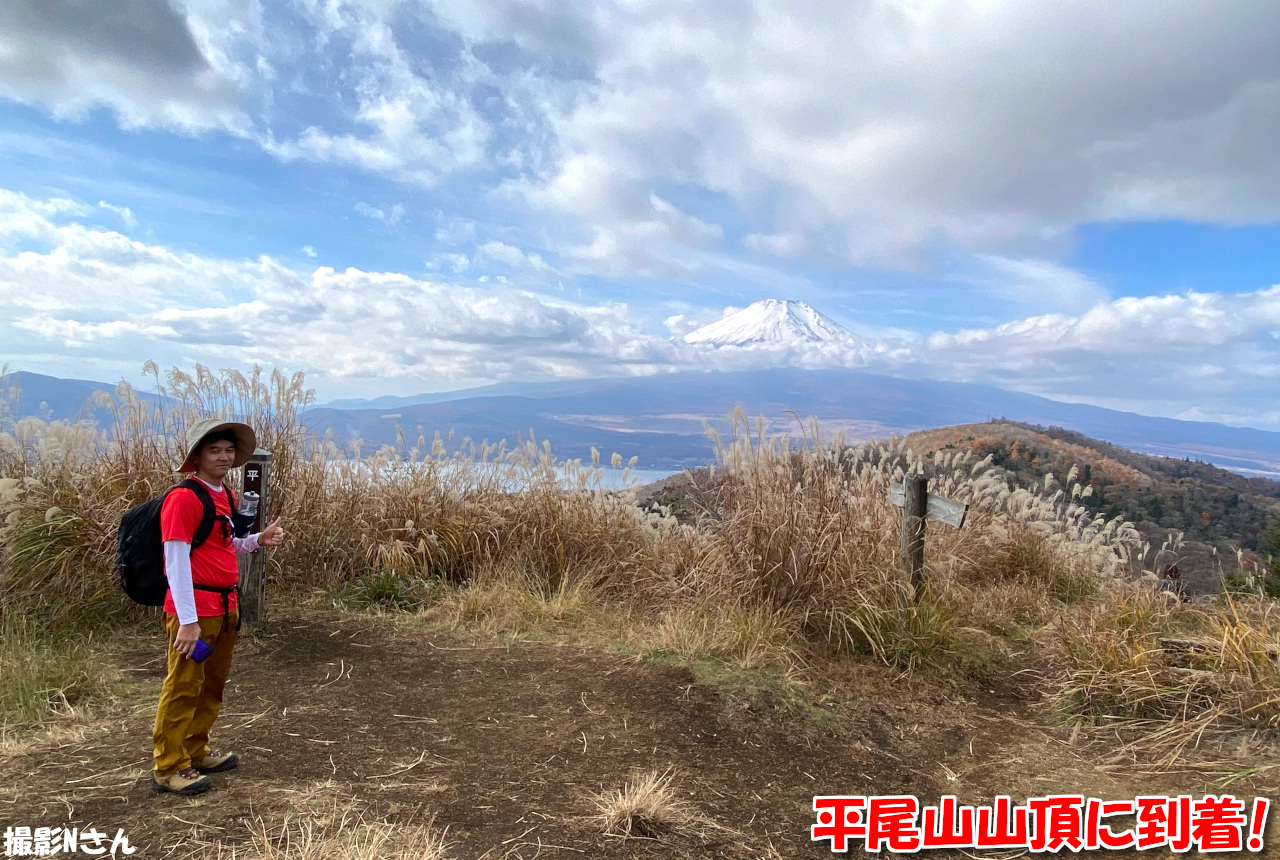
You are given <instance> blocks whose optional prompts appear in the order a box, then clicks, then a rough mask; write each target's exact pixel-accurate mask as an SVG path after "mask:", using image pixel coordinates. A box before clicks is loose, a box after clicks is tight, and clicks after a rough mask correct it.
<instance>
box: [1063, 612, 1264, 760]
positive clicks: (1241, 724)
mask: <svg viewBox="0 0 1280 860" xmlns="http://www.w3.org/2000/svg"><path fill="white" fill-rule="evenodd" d="M1057 647H1058V649H1059V653H1060V659H1061V661H1062V663H1063V665H1064V667H1065V670H1064V674H1063V676H1062V678H1061V679H1060V680H1059V681H1058V683H1057V685H1056V687H1055V689H1054V691H1053V701H1054V703H1055V704H1056V705H1057V706H1058V707H1059V708H1060V709H1061V710H1062V712H1063V713H1064V714H1065V715H1066V716H1067V718H1068V719H1069V720H1071V721H1073V722H1077V723H1079V724H1082V725H1086V726H1094V727H1103V728H1107V729H1117V728H1119V729H1121V730H1122V731H1121V734H1122V737H1123V736H1127V737H1128V738H1129V739H1130V740H1131V741H1136V743H1137V745H1138V747H1140V748H1141V750H1143V751H1144V752H1145V753H1147V754H1155V755H1157V756H1158V757H1159V759H1160V760H1161V761H1163V762H1164V763H1166V764H1173V763H1176V762H1180V761H1186V760H1188V758H1189V757H1193V756H1199V757H1201V758H1203V757H1204V756H1206V755H1219V754H1221V752H1222V750H1223V748H1230V749H1234V748H1236V747H1238V746H1239V745H1240V743H1241V741H1242V740H1244V739H1247V738H1248V737H1249V736H1252V737H1253V738H1255V739H1261V740H1266V739H1274V738H1275V737H1276V736H1277V730H1280V613H1277V611H1276V606H1275V603H1274V602H1273V601H1271V600H1268V599H1261V598H1254V599H1244V600H1237V599H1233V598H1231V597H1229V596H1224V597H1222V598H1219V600H1218V602H1216V603H1214V604H1209V605H1204V606H1196V607H1191V606H1188V605H1185V604H1179V603H1175V602H1172V601H1169V600H1168V599H1166V598H1163V597H1161V596H1159V595H1153V594H1151V593H1149V592H1143V591H1138V590H1136V589H1133V590H1129V591H1128V592H1127V593H1125V594H1123V595H1121V596H1118V597H1117V598H1116V599H1115V600H1114V601H1113V602H1110V603H1106V604H1103V605H1100V606H1098V607H1096V608H1094V609H1092V610H1091V611H1089V612H1088V613H1086V614H1084V615H1083V616H1082V617H1081V618H1079V619H1078V620H1076V621H1073V622H1069V623H1064V624H1063V625H1062V628H1061V631H1060V638H1059V641H1058V643H1057Z"/></svg>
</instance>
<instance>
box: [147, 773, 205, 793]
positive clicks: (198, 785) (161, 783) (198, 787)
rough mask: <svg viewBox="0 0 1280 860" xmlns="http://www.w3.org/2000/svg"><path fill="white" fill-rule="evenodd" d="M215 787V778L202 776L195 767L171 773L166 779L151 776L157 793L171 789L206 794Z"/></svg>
mask: <svg viewBox="0 0 1280 860" xmlns="http://www.w3.org/2000/svg"><path fill="white" fill-rule="evenodd" d="M211 788H213V780H211V779H209V777H207V776H201V775H200V774H199V773H198V772H197V771H196V769H195V768H194V767H189V768H187V769H186V770H180V771H178V772H177V773H171V774H169V775H168V776H166V777H165V778H164V779H156V778H155V777H152V778H151V790H152V791H154V792H155V793H156V794H160V793H161V792H164V791H169V792H172V793H174V794H184V795H192V794H204V793H205V792H206V791H208V790H209V789H211Z"/></svg>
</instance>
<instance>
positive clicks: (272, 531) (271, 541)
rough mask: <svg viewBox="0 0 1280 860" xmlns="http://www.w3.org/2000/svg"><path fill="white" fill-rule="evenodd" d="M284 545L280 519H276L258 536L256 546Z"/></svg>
mask: <svg viewBox="0 0 1280 860" xmlns="http://www.w3.org/2000/svg"><path fill="white" fill-rule="evenodd" d="M282 543H284V529H282V528H280V518H279V517H276V518H275V520H274V521H273V522H272V523H271V525H269V526H267V527H266V528H265V529H263V530H262V533H261V534H259V535H258V546H280V544H282Z"/></svg>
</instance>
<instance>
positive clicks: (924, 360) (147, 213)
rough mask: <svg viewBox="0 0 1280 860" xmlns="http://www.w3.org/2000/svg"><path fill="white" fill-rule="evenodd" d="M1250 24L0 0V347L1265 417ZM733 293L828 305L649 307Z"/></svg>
mask: <svg viewBox="0 0 1280 860" xmlns="http://www.w3.org/2000/svg"><path fill="white" fill-rule="evenodd" d="M1143 5H1144V6H1145V5H1147V4H1143ZM93 16H98V17H97V18H96V19H95V18H94V17H93ZM1278 31H1280V7H1277V6H1274V5H1273V4H1257V3H1252V2H1224V3H1219V4H1213V5H1212V6H1210V5H1209V4H1194V5H1193V4H1182V5H1179V4H1174V5H1167V4H1163V5H1160V6H1159V7H1158V8H1157V7H1156V6H1155V5H1154V4H1151V5H1150V7H1149V8H1139V7H1138V6H1137V5H1133V6H1125V7H1123V8H1117V7H1115V4H1108V3H1102V2H1096V3H1094V2H1082V3H1077V4H1072V5H1071V6H1070V8H1066V7H1063V8H1058V9H1054V10H1043V9H1041V10H1035V9H1032V8H1030V7H1029V6H1028V5H1027V4H1020V3H1014V2H997V0H980V1H979V0H973V2H959V0H957V1H956V2H951V0H873V1H872V2H866V3H858V4H849V3H835V2H832V3H815V4H804V5H803V7H798V6H797V5H796V4H790V3H782V2H765V0H754V2H747V0H741V2H723V0H707V2H704V3H698V4H688V3H662V2H653V3H645V4H631V3H625V4H624V3H614V2H594V3H586V2H568V0H566V2H557V3H551V2H524V3H515V2H509V0H455V2H450V3H447V4H446V3H443V2H434V0H414V2H400V0H273V2H258V0H186V2H178V0H174V2H166V0H121V2H119V3H116V4H102V6H101V7H100V8H96V9H93V10H91V11H90V12H88V13H86V12H85V11H84V9H83V8H82V7H81V5H80V4H75V3H72V2H71V0H14V2H11V3H9V4H5V6H4V7H3V8H0V363H4V362H7V363H8V364H9V365H10V366H12V367H14V368H21V369H29V370H35V371H40V372H47V373H54V374H57V375H63V376H78V377H89V378H97V379H114V378H120V377H124V378H127V379H131V380H134V381H137V380H138V379H139V368H140V366H141V364H142V363H143V362H144V361H146V360H148V359H155V360H157V361H159V362H161V363H162V364H166V363H167V364H180V365H183V366H189V365H190V364H191V363H193V362H196V361H200V362H204V363H206V364H209V365H210V366H213V367H227V366H241V367H242V366H244V365H246V364H249V363H251V362H254V361H258V362H262V363H266V364H274V365H278V366H281V367H284V368H287V369H290V370H293V369H302V370H305V371H307V373H308V376H309V379H310V380H311V382H312V383H313V384H314V385H315V386H316V387H317V388H318V389H319V392H320V395H321V397H322V398H326V397H337V396H350V395H357V396H360V395H365V396H375V395H377V394H383V393H398V394H403V393H412V392H418V391H427V390H440V389H448V388H456V387H464V386H469V385H474V384H480V383H485V382H492V381H497V380H501V379H545V378H554V377H562V376H594V375H609V374H634V373H652V372H662V371H667V370H675V369H682V368H689V367H705V368H709V369H710V368H731V367H738V366H755V365H758V364H759V363H760V362H761V361H763V360H767V361H790V362H795V363H801V364H824V363H825V364H852V365H856V366H863V367H867V368H869V369H872V370H879V371H883V372H888V373H896V374H905V375H915V376H927V377H934V378H946V379H961V380H971V381H981V382H991V383H995V384H999V385H1003V386H1006V387H1010V388H1016V389H1018V390H1023V391H1028V392H1032V393H1037V394H1043V395H1047V396H1051V397H1057V398H1061V399H1068V400H1076V401H1086V402H1093V403H1097V404H1100V405H1105V406H1112V407H1117V408H1124V409H1129V410H1133V411H1141V412H1146V413H1148V414H1156V415H1168V416H1173V417H1185V418H1203V419H1210V420H1221V421H1225V422H1228V423H1235V424H1249V425H1252V426H1258V427H1266V428H1273V429H1280V400H1278V397H1277V395H1280V382H1277V379H1278V378H1280V290H1277V289H1275V288H1274V285H1276V284H1280V168H1278V167H1277V165H1278V164H1280V161H1277V159H1276V158H1275V157H1274V150H1275V144H1274V141H1275V140H1276V139H1278V137H1280V57H1277V55H1276V52H1275V51H1274V50H1273V46H1271V45H1270V44H1269V43H1268V40H1267V38H1266V35H1267V34H1273V33H1275V32H1278ZM766 298H795V299H801V300H804V301H807V302H809V303H810V304H812V305H814V306H815V307H817V308H819V309H820V310H822V311H823V312H825V313H827V314H828V315H830V316H832V317H833V318H835V319H836V320H837V321H839V322H840V323H842V324H843V325H845V326H846V327H848V328H850V329H851V330H852V331H854V332H855V333H856V334H858V335H860V336H861V338H862V339H863V340H862V341H861V342H860V347H859V348H858V349H856V350H852V351H849V350H845V351H832V352H829V353H821V354H812V353H810V354H803V355H797V354H789V353H785V352H778V353H775V354H770V355H768V356H764V357H762V356H760V355H745V354H735V353H725V352H721V353H719V354H717V355H714V356H708V355H705V354H703V353H700V352H698V351H697V350H691V349H689V348H687V346H686V345H685V344H683V343H682V341H680V339H679V335H681V334H683V333H684V332H686V331H688V330H691V328H693V327H696V326H697V325H699V324H706V323H710V322H713V321H715V320H716V319H718V318H720V317H721V316H722V314H723V313H724V312H725V310H726V308H736V307H742V306H745V305H746V304H749V303H750V302H752V301H756V300H760V299H766Z"/></svg>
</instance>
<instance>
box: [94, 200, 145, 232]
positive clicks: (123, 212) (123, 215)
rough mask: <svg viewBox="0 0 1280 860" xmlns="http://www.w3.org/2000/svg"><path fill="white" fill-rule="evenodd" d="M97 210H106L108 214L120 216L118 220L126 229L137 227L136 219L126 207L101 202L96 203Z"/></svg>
mask: <svg viewBox="0 0 1280 860" xmlns="http://www.w3.org/2000/svg"><path fill="white" fill-rule="evenodd" d="M98 208H99V209H106V210H107V211H108V212H114V213H116V214H117V215H119V216H120V220H121V221H123V222H124V226H126V227H137V226H138V219H137V217H135V216H134V214H133V210H132V209H130V208H129V207H128V206H116V205H114V204H111V203H107V202H105V201H103V200H99V201H98Z"/></svg>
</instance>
